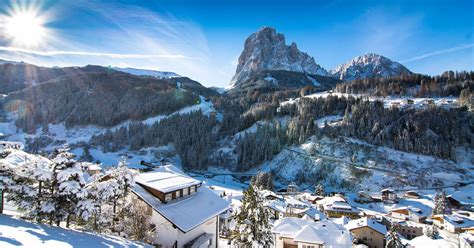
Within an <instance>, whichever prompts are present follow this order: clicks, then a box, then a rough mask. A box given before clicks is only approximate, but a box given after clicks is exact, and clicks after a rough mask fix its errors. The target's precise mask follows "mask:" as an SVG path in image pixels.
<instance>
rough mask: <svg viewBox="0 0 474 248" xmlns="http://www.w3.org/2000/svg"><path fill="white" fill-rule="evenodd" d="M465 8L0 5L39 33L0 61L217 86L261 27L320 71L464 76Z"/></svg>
mask: <svg viewBox="0 0 474 248" xmlns="http://www.w3.org/2000/svg"><path fill="white" fill-rule="evenodd" d="M473 2H474V1H434V0H433V1H428V0H425V1H416V0H415V1H317V0H313V1H298V0H292V1H247V0H243V1H231V0H226V1H223V0H221V1H197V0H195V1H191V0H190V1H183V0H166V1H162V0H156V1H133V0H129V1H120V0H119V1H95V0H87V1H86V0H76V1H66V0H64V1H53V0H49V1H48V0H46V1H27V0H23V1H21V0H20V1H1V2H0V10H1V15H0V32H2V30H4V28H2V27H1V26H2V25H3V26H4V25H5V21H4V20H5V19H7V18H8V17H11V16H12V15H15V14H14V13H16V12H18V11H16V12H15V9H16V10H18V9H29V11H31V10H32V9H33V10H34V12H35V13H37V16H39V17H40V18H41V21H42V26H44V29H45V34H46V35H44V37H43V38H42V39H41V42H38V44H34V45H32V44H29V45H25V44H17V43H15V42H14V41H12V39H11V38H8V34H1V33H0V58H3V59H9V60H23V61H26V62H30V63H35V64H40V65H46V66H55V65H57V66H66V65H86V64H101V65H113V66H123V67H126V66H129V67H137V68H147V69H156V70H168V71H174V72H177V73H179V74H182V75H186V76H189V77H191V78H193V79H196V80H198V81H200V82H201V83H203V84H204V85H207V86H211V85H213V86H227V85H228V83H229V81H230V79H231V77H232V75H233V73H234V72H235V67H236V61H237V58H238V56H239V55H240V52H241V51H242V49H243V43H244V41H245V39H246V38H247V37H248V36H249V35H250V34H251V33H253V32H255V31H256V30H258V29H259V28H260V27H262V26H273V27H275V28H276V29H277V31H278V32H280V33H283V34H285V36H286V40H287V43H288V44H289V43H291V42H293V41H294V42H296V43H297V44H298V47H299V48H300V50H302V51H305V52H307V53H308V54H310V55H311V56H313V57H314V58H315V60H316V62H317V63H318V64H320V65H322V66H323V67H324V68H326V69H328V70H329V69H332V68H333V67H335V66H336V65H338V64H341V63H343V62H346V61H347V60H349V59H351V58H353V57H355V56H358V55H361V54H365V53H368V52H375V53H379V54H381V55H384V56H387V57H389V58H391V59H393V60H396V61H399V62H402V63H403V64H404V65H405V66H407V67H408V68H409V69H410V70H412V71H414V72H419V73H426V74H430V75H435V74H440V73H441V72H443V71H444V70H474V37H473V31H474V3H473Z"/></svg>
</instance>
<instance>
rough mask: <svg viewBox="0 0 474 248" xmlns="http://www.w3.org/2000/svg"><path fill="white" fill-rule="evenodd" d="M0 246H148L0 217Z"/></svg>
mask: <svg viewBox="0 0 474 248" xmlns="http://www.w3.org/2000/svg"><path fill="white" fill-rule="evenodd" d="M0 247H2V248H8V247H35V248H41V247H45V248H51V247H54V248H70V247H76V248H77V247H84V248H95V247H97V248H99V247H130V248H133V247H136V248H138V247H151V246H148V245H144V244H140V243H136V242H132V241H129V240H125V239H123V238H119V237H114V236H108V235H98V234H92V233H87V232H80V231H74V230H70V229H64V228H60V227H54V226H48V225H41V224H35V223H30V222H27V221H24V220H20V219H16V218H13V217H11V216H7V215H0Z"/></svg>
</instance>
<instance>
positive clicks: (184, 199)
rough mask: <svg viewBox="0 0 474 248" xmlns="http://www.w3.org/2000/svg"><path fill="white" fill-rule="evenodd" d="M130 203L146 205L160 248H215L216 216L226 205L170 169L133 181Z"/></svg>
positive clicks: (226, 203) (170, 166)
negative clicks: (135, 201) (132, 201)
mask: <svg viewBox="0 0 474 248" xmlns="http://www.w3.org/2000/svg"><path fill="white" fill-rule="evenodd" d="M135 181H136V184H135V186H134V188H133V190H132V192H133V196H132V197H133V199H138V200H141V201H142V202H144V203H146V205H147V214H149V216H150V220H151V222H152V223H153V224H154V225H155V232H154V237H153V243H154V244H155V245H159V246H161V247H217V245H218V238H219V235H218V228H219V214H220V213H222V212H224V211H226V210H227V209H228V207H229V204H228V202H227V201H225V200H224V199H222V198H220V197H219V196H218V195H217V194H216V193H214V192H213V191H212V190H211V189H209V188H207V187H203V186H202V182H201V181H198V180H196V179H194V178H191V177H189V176H187V175H186V174H184V173H183V172H182V171H181V170H179V169H178V168H176V167H174V166H172V165H165V166H161V167H159V168H157V169H155V171H153V172H147V173H141V174H140V175H138V176H137V177H136V178H135Z"/></svg>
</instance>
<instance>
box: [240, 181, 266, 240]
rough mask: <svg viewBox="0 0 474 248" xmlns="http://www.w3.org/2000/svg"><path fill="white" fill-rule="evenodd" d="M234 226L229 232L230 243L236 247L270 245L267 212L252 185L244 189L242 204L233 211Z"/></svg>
mask: <svg viewBox="0 0 474 248" xmlns="http://www.w3.org/2000/svg"><path fill="white" fill-rule="evenodd" d="M233 217H234V221H235V222H236V224H235V227H234V228H233V230H232V233H231V240H232V243H233V244H234V245H236V246H238V247H271V246H272V245H273V236H272V233H271V231H270V228H271V227H270V223H269V214H268V212H267V210H266V209H265V208H264V207H263V199H261V197H260V196H259V194H258V193H257V192H256V190H255V189H254V187H253V186H250V187H249V188H248V189H247V190H245V191H244V193H243V197H242V206H241V207H240V209H239V210H238V211H235V212H234V216H233Z"/></svg>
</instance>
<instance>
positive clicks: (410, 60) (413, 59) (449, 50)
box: [400, 43, 474, 63]
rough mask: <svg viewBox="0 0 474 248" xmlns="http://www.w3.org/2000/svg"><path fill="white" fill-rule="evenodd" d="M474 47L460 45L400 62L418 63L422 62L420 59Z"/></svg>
mask: <svg viewBox="0 0 474 248" xmlns="http://www.w3.org/2000/svg"><path fill="white" fill-rule="evenodd" d="M472 47H474V43H471V44H464V45H460V46H456V47H451V48H447V49H442V50H438V51H434V52H430V53H425V54H423V55H419V56H416V57H413V58H409V59H405V60H401V61H400V62H401V63H407V62H412V61H417V60H420V59H425V58H429V57H432V56H436V55H441V54H446V53H452V52H456V51H460V50H464V49H468V48H472Z"/></svg>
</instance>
